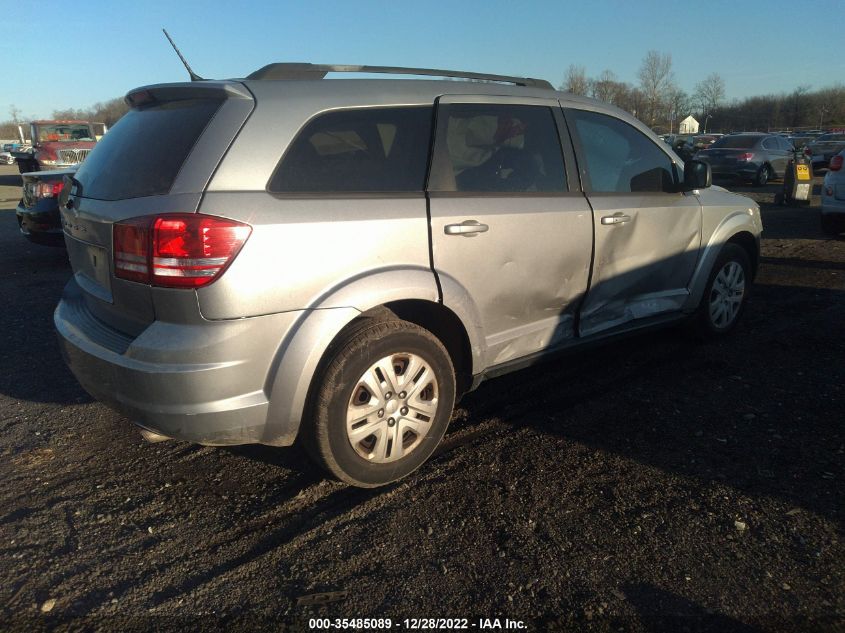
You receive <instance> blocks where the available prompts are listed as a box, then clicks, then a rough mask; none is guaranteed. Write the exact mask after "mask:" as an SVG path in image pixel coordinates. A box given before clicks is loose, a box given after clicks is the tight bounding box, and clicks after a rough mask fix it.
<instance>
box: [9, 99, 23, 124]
mask: <svg viewBox="0 0 845 633" xmlns="http://www.w3.org/2000/svg"><path fill="white" fill-rule="evenodd" d="M9 116H10V117H11V122H12V123H18V122H19V121H20V120H21V111H20V108H18V107H17V106H16V105H15V104H14V103H13V104H12V105H10V106H9Z"/></svg>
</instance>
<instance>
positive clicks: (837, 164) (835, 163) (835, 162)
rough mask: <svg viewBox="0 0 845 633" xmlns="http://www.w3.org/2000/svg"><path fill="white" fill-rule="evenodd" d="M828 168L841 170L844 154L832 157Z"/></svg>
mask: <svg viewBox="0 0 845 633" xmlns="http://www.w3.org/2000/svg"><path fill="white" fill-rule="evenodd" d="M828 169H830V171H839V170H840V169H842V155H841V154H837V155H836V156H834V157H833V158H831V159H830V165H828Z"/></svg>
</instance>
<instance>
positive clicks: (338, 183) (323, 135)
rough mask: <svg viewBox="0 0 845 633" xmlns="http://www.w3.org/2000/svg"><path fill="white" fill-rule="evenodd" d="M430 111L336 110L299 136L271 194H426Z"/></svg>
mask: <svg viewBox="0 0 845 633" xmlns="http://www.w3.org/2000/svg"><path fill="white" fill-rule="evenodd" d="M431 117H432V110H431V108H429V107H401V108H367V109H357V110H337V111H333V112H328V113H326V114H323V115H320V116H318V117H317V118H315V119H314V120H312V121H311V122H310V123H308V124H307V125H306V126H305V128H304V129H303V130H302V131H301V132H300V133H299V135H298V136H297V137H296V139H294V141H293V142H292V143H291V145H290V148H289V149H288V151H287V152H286V153H285V155H284V157H283V158H282V160H281V162H280V164H279V166H278V167H277V168H276V172H275V173H274V174H273V177H272V178H271V179H270V184H269V185H268V189H269V190H270V191H271V192H275V193H333V192H373V193H376V192H378V193H382V192H385V193H390V192H422V191H423V189H424V187H425V176H426V170H427V168H428V148H429V144H430V137H431Z"/></svg>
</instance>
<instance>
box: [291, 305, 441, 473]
mask: <svg viewBox="0 0 845 633" xmlns="http://www.w3.org/2000/svg"><path fill="white" fill-rule="evenodd" d="M317 381H318V382H317V383H316V387H315V389H314V391H313V393H312V398H311V403H310V407H309V414H310V415H309V417H310V420H309V421H308V423H307V425H306V426H305V427H304V428H303V434H304V437H303V439H304V444H305V448H306V449H307V450H308V452H309V453H310V455H311V457H312V458H313V459H314V460H315V461H316V462H317V463H319V464H320V465H321V466H323V467H324V468H325V469H326V470H328V471H329V472H330V473H331V474H332V475H334V476H335V477H337V478H338V479H340V480H342V481H345V482H346V483H349V484H352V485H353V486H358V487H362V488H374V487H376V486H383V485H385V484H388V483H390V482H392V481H396V480H397V479H401V478H402V477H405V476H407V475H409V474H410V473H411V472H413V471H414V470H416V469H417V468H418V467H419V466H421V465H422V464H423V462H425V461H426V459H428V458H429V457H430V456H431V454H432V453H433V452H434V449H435V448H437V445H438V444H439V443H440V440H441V439H442V438H443V434H444V433H445V432H446V427H447V426H448V424H449V418H450V417H451V415H452V407H453V406H454V404H455V371H454V368H453V366H452V361H451V359H450V357H449V354H448V352H447V351H446V349H445V348H444V347H443V344H442V343H441V342H440V341H439V340H438V339H437V338H436V337H435V336H434V335H433V334H432V333H431V332H429V331H428V330H425V329H423V328H421V327H419V326H417V325H415V324H413V323H409V322H407V321H401V320H398V319H392V320H373V322H371V323H367V324H366V325H364V326H363V327H356V328H351V329H350V330H349V332H347V334H346V335H344V338H342V339H341V340H340V341H339V342H338V343H337V344H336V345H333V347H332V349H331V350H330V351H329V352H328V357H327V358H326V359H325V362H324V363H323V365H322V370H321V371H320V372H319V373H318V375H317Z"/></svg>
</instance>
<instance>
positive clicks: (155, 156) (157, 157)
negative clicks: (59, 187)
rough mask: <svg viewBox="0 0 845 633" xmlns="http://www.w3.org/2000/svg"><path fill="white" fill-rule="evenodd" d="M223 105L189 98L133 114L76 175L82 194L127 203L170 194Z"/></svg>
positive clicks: (110, 131) (128, 116) (129, 114)
mask: <svg viewBox="0 0 845 633" xmlns="http://www.w3.org/2000/svg"><path fill="white" fill-rule="evenodd" d="M221 103H222V101H208V100H184V101H171V102H167V103H162V104H160V105H156V106H153V107H149V108H143V109H141V110H135V109H133V110H130V111H129V112H127V113H126V114H125V115H124V116H123V117H121V119H120V121H118V122H117V123H116V124H115V126H114V127H113V128H112V129H111V130H109V133H108V134H106V135H105V136H104V137H103V138H102V139H101V140H100V141H99V142H98V143H97V144H96V145H95V146H94V149H93V150H92V151H91V155H90V156H88V158H86V159H85V162H83V163H82V165H81V166H80V168H79V171H77V172H76V179H77V180H78V181H79V182H80V183H81V184H82V195H83V196H84V197H86V198H97V199H100V200H124V199H126V198H139V197H142V196H158V195H163V194H166V193H167V192H168V191H170V187H172V186H173V182H174V181H175V180H176V176H177V174H178V173H179V169H181V167H182V163H184V162H185V159H186V158H187V156H188V153H189V152H190V151H191V148H193V146H194V144H195V143H196V142H197V139H198V138H199V137H200V134H202V131H203V130H204V129H205V126H206V125H208V122H209V121H211V118H212V117H213V116H214V113H215V112H217V109H218V108H219V107H220V104H221Z"/></svg>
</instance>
